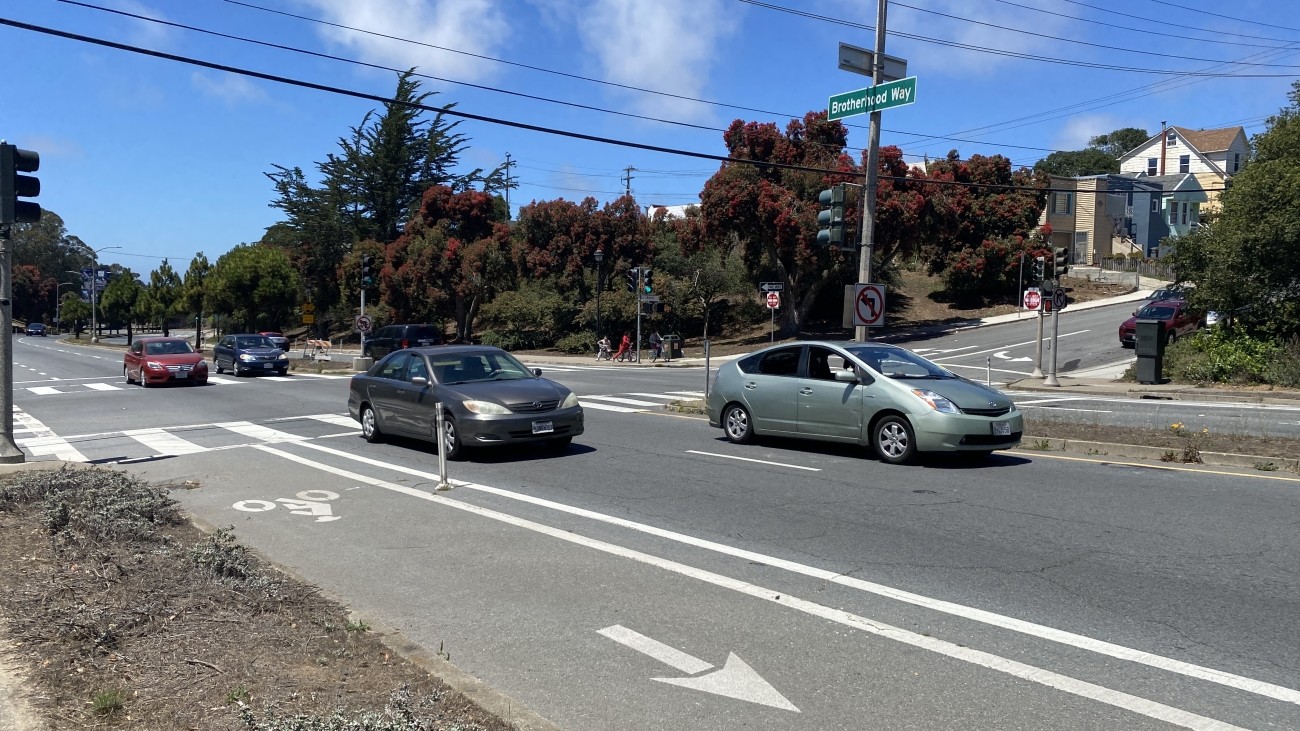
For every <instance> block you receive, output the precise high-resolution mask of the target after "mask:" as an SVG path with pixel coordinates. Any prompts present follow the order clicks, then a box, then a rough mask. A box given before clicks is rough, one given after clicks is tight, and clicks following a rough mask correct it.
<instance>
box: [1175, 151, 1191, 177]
mask: <svg viewBox="0 0 1300 731" xmlns="http://www.w3.org/2000/svg"><path fill="white" fill-rule="evenodd" d="M1178 172H1180V173H1190V172H1192V156H1191V155H1179V156H1178Z"/></svg>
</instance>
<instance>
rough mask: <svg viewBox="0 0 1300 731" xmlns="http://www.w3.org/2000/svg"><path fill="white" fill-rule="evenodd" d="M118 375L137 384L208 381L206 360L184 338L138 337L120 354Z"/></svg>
mask: <svg viewBox="0 0 1300 731" xmlns="http://www.w3.org/2000/svg"><path fill="white" fill-rule="evenodd" d="M122 375H124V376H126V382H127V383H134V382H136V381H139V383H140V385H141V386H157V385H161V384H164V383H172V382H176V383H192V384H195V385H199V386H202V385H204V384H206V383H207V382H208V362H207V361H206V360H204V359H203V354H202V353H199V352H197V351H195V350H194V346H193V345H191V344H190V341H188V340H186V339H185V338H140V339H138V340H136V341H134V342H133V343H131V347H129V348H127V350H126V354H125V355H123V356H122Z"/></svg>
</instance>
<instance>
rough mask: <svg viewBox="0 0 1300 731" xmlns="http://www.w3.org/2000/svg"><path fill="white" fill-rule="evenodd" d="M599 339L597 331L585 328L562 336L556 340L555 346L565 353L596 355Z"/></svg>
mask: <svg viewBox="0 0 1300 731" xmlns="http://www.w3.org/2000/svg"><path fill="white" fill-rule="evenodd" d="M599 339H600V338H598V337H596V333H594V332H591V331H590V330H583V331H582V332H576V333H572V334H570V335H565V336H564V337H562V338H560V339H559V340H557V341H556V342H555V348H556V349H557V350H559V351H561V352H564V353H573V354H574V355H591V356H595V353H596V341H597V340H599Z"/></svg>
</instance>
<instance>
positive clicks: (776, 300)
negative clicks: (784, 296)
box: [767, 292, 781, 343]
mask: <svg viewBox="0 0 1300 731" xmlns="http://www.w3.org/2000/svg"><path fill="white" fill-rule="evenodd" d="M780 306H781V295H779V294H777V293H776V292H768V293H767V311H768V313H769V314H770V315H771V324H770V325H769V326H768V329H769V330H770V331H771V340H770V342H773V343H775V342H776V308H778V307H780Z"/></svg>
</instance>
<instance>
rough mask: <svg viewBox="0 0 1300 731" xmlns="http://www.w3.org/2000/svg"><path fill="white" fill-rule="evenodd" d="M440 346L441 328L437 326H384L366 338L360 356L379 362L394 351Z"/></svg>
mask: <svg viewBox="0 0 1300 731" xmlns="http://www.w3.org/2000/svg"><path fill="white" fill-rule="evenodd" d="M441 344H442V327H441V326H438V325H429V324H422V325H409V324H408V325H384V326H383V327H381V328H379V329H378V330H376V331H375V332H373V333H371V334H370V335H367V336H366V344H365V346H364V347H362V349H361V355H362V356H363V357H366V358H374V359H375V360H379V359H380V358H383V357H384V356H386V355H388V354H389V353H391V352H393V351H394V350H401V349H402V348H422V347H425V346H428V345H441Z"/></svg>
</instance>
